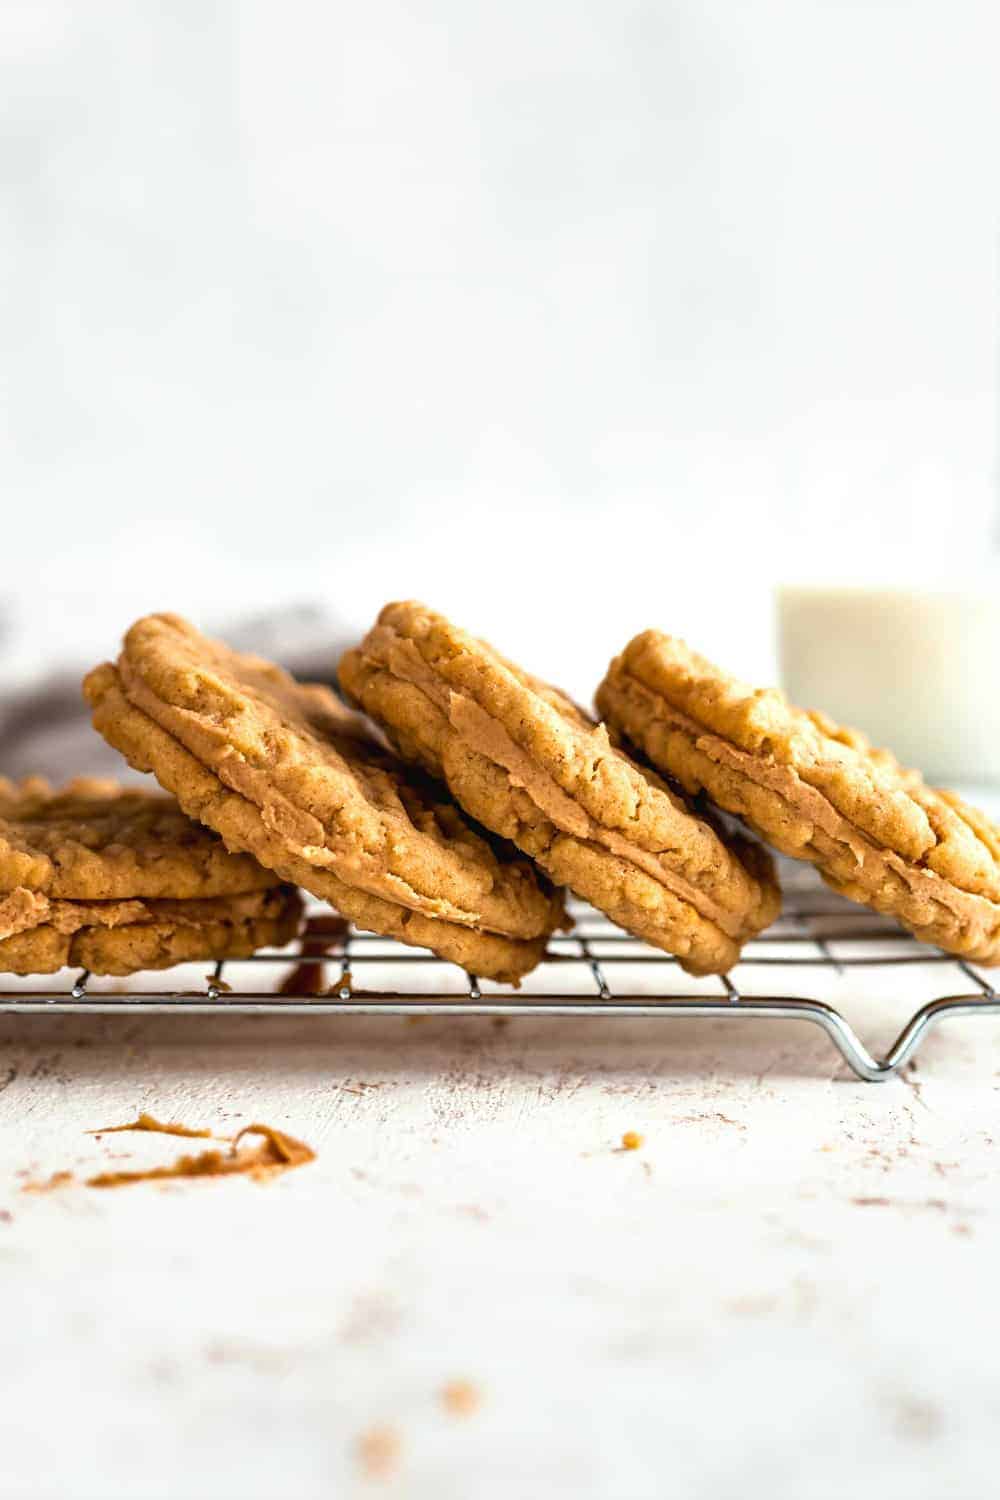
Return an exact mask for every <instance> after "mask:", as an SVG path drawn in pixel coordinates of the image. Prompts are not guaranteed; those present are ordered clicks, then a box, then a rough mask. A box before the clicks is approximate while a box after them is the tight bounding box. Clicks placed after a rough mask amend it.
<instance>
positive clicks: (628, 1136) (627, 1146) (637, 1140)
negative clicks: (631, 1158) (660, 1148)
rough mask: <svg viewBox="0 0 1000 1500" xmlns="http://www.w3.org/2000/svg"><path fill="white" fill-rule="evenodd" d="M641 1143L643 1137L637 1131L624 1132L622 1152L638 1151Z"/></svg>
mask: <svg viewBox="0 0 1000 1500" xmlns="http://www.w3.org/2000/svg"><path fill="white" fill-rule="evenodd" d="M642 1143H643V1137H642V1136H641V1135H640V1134H639V1132H638V1131H637V1130H626V1132H625V1134H624V1135H623V1136H622V1150H623V1151H638V1149H639V1147H640V1146H641V1145H642Z"/></svg>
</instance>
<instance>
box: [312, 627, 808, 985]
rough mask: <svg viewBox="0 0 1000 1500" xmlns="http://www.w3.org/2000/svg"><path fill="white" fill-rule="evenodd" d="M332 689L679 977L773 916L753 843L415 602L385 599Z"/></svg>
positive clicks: (721, 960) (549, 691) (710, 965)
mask: <svg viewBox="0 0 1000 1500" xmlns="http://www.w3.org/2000/svg"><path fill="white" fill-rule="evenodd" d="M340 682H341V685H342V687H343V688H344V691H345V692H346V693H347V695H348V696H349V697H350V698H351V699H352V700H353V701H354V702H356V703H358V704H360V705H361V707H363V708H364V709H365V710H366V712H367V713H369V714H370V715H371V717H372V718H373V719H375V720H376V721H377V722H378V723H379V724H380V725H381V726H382V728H383V729H384V730H385V731H386V733H387V734H388V736H389V737H390V739H391V740H392V742H393V744H394V745H395V746H396V747H397V749H398V750H399V751H400V753H401V754H402V755H403V756H404V757H405V758H406V759H407V760H411V761H416V762H418V763H419V764H421V765H422V766H424V767H425V768H426V769H427V770H428V771H430V772H431V774H432V775H434V776H437V777H440V778H441V779H442V780H444V781H445V782H446V783H447V785H448V787H449V789H450V791H451V792H452V794H453V796H454V797H455V799H456V801H458V802H459V804H460V805H461V806H462V807H463V808H464V809H465V811H466V812H468V813H469V814H471V816H472V817H474V818H476V819H478V820H479V822H481V823H483V824H484V825H485V826H486V827H487V828H490V829H492V830H493V831H494V833H498V834H501V835H502V836H503V837H505V838H508V839H510V840H511V841H512V842H513V843H515V844H516V845H517V846H518V848H520V849H523V850H524V852H525V853H526V854H529V855H530V856H531V857H532V858H533V859H535V860H537V862H538V863H539V864H540V865H541V867H542V868H543V869H544V870H545V871H546V872H547V873H548V874H549V875H550V876H551V878H552V879H553V880H554V881H556V882H557V883H558V884H559V885H568V886H570V887H572V889H573V890H575V891H576V892H577V893H578V894H579V895H580V896H582V897H584V898H585V899H586V900H588V901H590V902H591V903H592V904H593V905H594V906H596V907H598V908H599V909H600V910H601V911H603V912H605V913H606V914H607V915H608V916H609V917H611V919H612V920H613V921H615V922H617V923H618V924H619V925H620V926H622V927H624V928H626V929H627V930H628V931H629V932H631V933H633V934H634V935H635V936H637V937H639V938H642V939H643V940H645V941H646V942H648V943H652V944H654V945H655V946H656V947H658V948H662V949H665V950H666V951H667V952H670V953H674V954H676V955H677V957H678V958H679V960H680V962H681V963H682V964H683V966H684V967H685V968H686V969H688V970H689V971H690V972H691V973H695V974H707V973H718V972H724V971H725V970H727V969H729V968H731V967H732V965H733V964H734V963H735V962H736V960H737V958H738V956H739V951H740V945H741V944H742V943H743V942H745V941H746V940H747V939H748V938H750V937H752V936H753V935H754V934H755V933H757V932H759V931H760V929H761V928H762V927H765V926H766V925H767V924H768V923H769V922H770V921H772V920H773V919H774V917H775V916H776V915H777V913H778V910H779V906H780V896H779V892H778V888H777V885H776V882H775V880H774V875H773V870H772V867H771V862H770V859H769V858H768V856H767V855H766V854H765V853H764V851H763V850H761V849H760V848H758V847H757V846H756V845H754V844H751V843H749V841H746V840H740V839H730V838H728V837H725V836H724V835H723V834H722V833H720V831H719V830H717V829H716V828H715V827H713V826H712V825H711V824H709V823H708V822H706V821H705V820H704V819H703V818H700V817H698V816H696V815H695V814H694V813H693V812H692V810H691V809H690V808H689V807H688V806H687V805H686V804H685V802H684V801H683V800H682V799H681V797H679V796H678V795H677V794H676V793H675V792H674V791H673V790H672V789H671V788H670V787H668V786H667V785H666V783H665V782H664V781H663V780H662V779H661V778H660V777H659V776H657V775H656V774H655V773H649V772H646V771H644V770H642V769H640V768H639V767H638V766H637V765H636V764H635V763H634V762H633V761H631V760H630V759H629V758H628V757H627V756H626V755H625V754H623V753H622V752H621V751H620V750H618V749H616V748H615V747H614V746H613V745H612V744H611V743H610V742H609V739H608V736H607V733H606V732H605V730H604V729H603V728H602V727H599V726H597V725H596V724H594V723H593V721H592V720H590V719H589V718H588V717H587V716H586V714H584V713H583V711H582V710H581V709H579V708H578V707H577V706H576V705H575V704H574V703H573V702H572V701H571V700H570V699H569V698H567V697H566V696H565V694H563V693H561V692H560V691H559V690H558V689H557V688H554V687H551V686H549V685H548V684H546V683H544V682H540V681H539V680H538V679H537V678H535V677H531V676H530V675H529V674H528V673H526V672H523V671H522V670H521V669H520V668H519V667H516V666H514V665H513V664H512V663H511V662H509V661H507V660H506V659H505V658H504V657H502V656H500V655H499V654H498V653H497V652H496V651H494V650H493V648H492V647H491V646H488V645H487V644H486V643H485V642H483V641H479V640H477V639H475V638H474V637H473V636H470V635H467V634H466V633H465V632H464V631H462V630H459V629H457V628H456V627H455V626H453V625H452V624H450V623H449V622H448V621H447V620H446V619H444V618H443V617H442V616H441V615H436V614H434V613H432V611H430V610H428V609H427V608H425V607H424V606H423V605H420V604H415V603H404V604H390V605H387V606H386V608H385V609H383V610H382V613H381V614H380V615H379V618H378V622H377V624H376V625H375V627H374V628H373V629H372V630H371V631H370V632H369V633H368V635H367V636H366V637H365V639H364V641H363V642H362V643H361V645H360V646H359V647H357V648H356V649H354V650H351V651H348V652H347V653H346V654H345V656H344V657H343V659H342V661H341V663H340Z"/></svg>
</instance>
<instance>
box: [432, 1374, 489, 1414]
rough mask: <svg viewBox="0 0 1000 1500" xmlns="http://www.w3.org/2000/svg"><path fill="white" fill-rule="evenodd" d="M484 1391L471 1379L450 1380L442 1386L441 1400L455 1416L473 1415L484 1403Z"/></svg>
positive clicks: (446, 1408)
mask: <svg viewBox="0 0 1000 1500" xmlns="http://www.w3.org/2000/svg"><path fill="white" fill-rule="evenodd" d="M482 1399H483V1398H482V1393H481V1392H480V1391H479V1389H478V1387H476V1386H474V1385H473V1384H472V1381H471V1380H449V1381H448V1384H447V1385H446V1386H444V1387H443V1388H442V1391H441V1400H442V1402H443V1403H444V1407H445V1410H446V1411H449V1412H451V1415H452V1416H453V1417H471V1415H472V1413H473V1412H474V1411H478V1409H479V1407H480V1406H481V1405H482Z"/></svg>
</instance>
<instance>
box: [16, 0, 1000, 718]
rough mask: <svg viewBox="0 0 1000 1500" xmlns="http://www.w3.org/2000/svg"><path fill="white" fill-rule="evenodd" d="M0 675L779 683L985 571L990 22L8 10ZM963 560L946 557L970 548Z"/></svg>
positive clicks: (452, 11) (790, 16) (837, 9)
mask: <svg viewBox="0 0 1000 1500" xmlns="http://www.w3.org/2000/svg"><path fill="white" fill-rule="evenodd" d="M2 33H3V41H2V70H0V118H2V131H3V173H2V176H3V180H4V184H5V189H4V197H3V213H2V218H0V267H2V297H3V305H2V320H3V321H2V338H0V387H2V395H3V406H4V411H5V421H4V424H3V435H2V449H0V479H2V494H3V505H4V512H5V515H4V568H3V583H2V588H3V609H4V613H5V615H6V619H7V624H8V632H7V639H6V643H5V644H6V652H5V659H6V663H7V668H8V671H9V670H13V669H15V668H18V667H19V668H25V667H28V666H32V665H34V664H37V663H39V662H41V661H45V660H49V659H51V658H53V657H54V656H56V655H58V654H59V653H60V652H65V650H66V648H67V643H68V642H72V646H73V649H74V651H75V652H76V653H77V654H79V655H80V656H81V657H83V656H85V655H87V654H88V653H91V654H92V653H94V652H107V651H108V650H110V649H111V646H112V644H113V640H114V637H115V636H116V635H117V633H118V631H119V630H120V628H121V627H122V626H123V625H125V624H126V623H128V620H129V619H130V618H131V617H132V616H133V615H134V614H136V613H137V612H141V611H145V610H147V609H151V608H164V607H167V608H169V607H176V608H181V609H183V610H186V611H188V612H190V613H192V614H193V615H194V616H195V618H196V619H198V620H199V621H200V622H201V623H203V624H206V625H216V624H218V623H220V622H225V621H227V620H229V619H231V618H232V617H233V615H234V614H239V613H253V612H254V611H255V610H256V609H257V608H258V606H260V605H269V604H271V603H275V602H279V601H283V600H287V599H299V600H309V601H315V602H317V603H320V604H322V605H323V606H324V607H325V608H327V609H328V610H329V611H330V612H331V614H332V615H333V616H343V617H344V618H345V619H346V620H347V622H348V625H349V628H353V627H354V626H355V625H361V624H363V623H364V622H365V621H366V620H367V619H368V617H369V616H370V615H372V614H373V613H374V610H375V608H376V607H377V605H378V604H379V603H381V602H382V601H383V600H384V599H386V598H388V597H392V596H396V595H399V594H404V595H408V594H413V595H416V596H418V597H419V596H423V597H425V598H427V600H428V601H429V602H431V603H433V604H437V605H439V606H443V607H446V608H449V609H451V610H453V611H455V612H457V613H458V614H459V615H460V617H461V618H462V619H463V620H464V621H465V622H467V623H468V624H469V625H470V626H474V627H476V628H478V629H480V630H481V631H483V632H489V633H492V634H493V635H494V636H495V637H496V638H497V639H498V641H499V643H500V644H501V645H506V647H507V649H508V650H509V651H510V652H511V653H514V652H520V653H521V654H522V655H526V656H527V657H528V659H529V662H530V663H531V664H534V665H536V666H537V667H538V668H539V669H541V670H545V671H548V672H551V673H553V674H555V675H563V676H564V677H568V678H569V679H570V686H573V687H575V688H576V689H577V690H580V691H582V690H585V689H589V688H590V687H592V685H593V683H594V681H595V680H596V678H597V676H599V674H600V672H601V670H602V669H603V665H604V663H605V660H606V658H607V656H608V654H610V652H611V651H612V650H614V649H617V647H618V646H619V645H620V644H621V643H622V641H623V640H624V639H625V637H626V635H627V634H628V633H629V632H631V631H632V630H633V629H634V628H639V627H641V626H644V625H646V624H651V623H657V624H659V625H661V626H664V627H665V628H668V629H673V630H677V631H679V632H681V633H686V634H688V635H689V637H690V638H691V639H692V640H693V641H694V642H695V643H696V644H698V645H700V646H702V647H703V648H704V649H707V650H708V651H710V652H714V653H716V654H717V655H719V656H722V657H723V659H724V660H726V661H728V662H730V663H731V664H732V665H733V666H734V667H736V668H737V669H742V670H745V671H759V670H766V669H767V668H768V667H769V663H770V657H769V648H770V612H769V591H770V587H771V584H772V581H773V579H774V578H775V577H777V576H779V575H781V576H785V577H791V576H803V575H804V574H807V573H809V571H810V570H811V569H813V568H814V567H815V566H816V563H817V561H818V560H819V559H822V561H823V563H824V564H825V565H827V566H829V567H831V568H832V569H833V570H834V571H835V572H839V574H840V575H841V576H843V577H846V578H848V579H850V578H853V577H855V576H856V575H857V574H858V573H859V571H860V570H862V569H867V570H869V571H870V570H872V569H874V570H876V571H882V572H884V573H886V574H891V573H893V572H894V570H895V569H896V567H897V564H898V556H899V553H900V550H901V549H904V548H905V549H906V550H907V551H909V550H912V549H913V548H917V549H918V550H919V549H922V550H923V551H924V552H925V553H927V554H931V555H933V556H935V557H937V556H938V553H939V549H940V547H941V545H942V541H943V539H944V538H945V537H946V536H947V535H948V534H949V533H955V532H957V537H958V540H959V541H960V542H961V546H960V547H959V546H958V545H957V542H956V545H955V547H954V549H953V552H954V556H951V555H949V557H948V558H947V559H946V561H945V564H944V566H943V571H944V572H945V573H946V574H947V575H948V576H949V578H951V579H952V580H953V579H954V576H955V575H957V574H959V571H960V567H961V566H962V561H961V560H962V559H964V558H967V557H968V556H969V555H970V554H973V555H980V554H981V553H982V551H983V547H984V544H985V540H986V538H987V536H988V534H989V531H990V529H991V528H990V521H989V516H990V511H991V508H992V506H993V495H994V490H995V441H996V416H997V389H996V387H997V374H996V372H997V339H996V259H997V257H996V247H997V233H996V231H997V196H998V195H997V142H998V139H1000V131H998V126H1000V91H998V90H997V88H996V58H997V54H998V44H1000V12H998V11H997V8H996V6H995V5H993V4H992V3H991V0H958V3H953V4H951V5H948V6H942V5H940V4H938V3H931V0H909V3H902V0H898V3H895V0H893V3H887V0H875V3H871V0H866V3H856V4H854V3H848V4H837V5H830V4H827V3H818V0H751V3H747V0H709V3H705V0H673V3H660V4H655V3H647V4H642V3H638V4H637V3H626V4H622V3H617V0H616V3H611V0H607V3H600V0H572V3H570V0H566V3H562V0H508V3H505V4H503V5H499V4H478V5H469V4H463V3H459V0H429V3H425V4H421V5H412V4H409V3H395V0H371V3H369V4H366V5H337V6H330V5H326V4H320V3H299V4H289V5H275V4H271V3H255V0H243V3H240V4H236V3H230V4H223V3H210V0H191V3H186V4H185V3H179V0H174V3H172V4H170V5H166V6H161V5H154V4H149V3H145V4H135V3H122V4H114V3H101V0H88V3H87V4H85V5H61V4H57V3H53V0H23V3H17V0H7V3H6V4H5V5H4V6H3V9H2ZM953 540H955V538H954V536H953Z"/></svg>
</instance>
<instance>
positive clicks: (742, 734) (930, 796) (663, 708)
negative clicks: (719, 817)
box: [597, 630, 1000, 964]
mask: <svg viewBox="0 0 1000 1500" xmlns="http://www.w3.org/2000/svg"><path fill="white" fill-rule="evenodd" d="M597 706H598V708H599V710H600V712H601V713H602V714H603V715H604V717H605V719H606V720H607V722H608V723H609V724H610V725H611V726H612V728H613V729H614V730H615V731H617V732H618V733H620V734H621V735H623V736H625V737H626V739H627V740H628V741H629V742H631V743H632V744H633V745H635V746H636V747H638V749H639V751H640V752H641V753H642V754H643V755H644V756H645V757H647V758H648V759H649V760H650V761H651V762H652V763H653V765H655V766H657V767H659V769H660V770H661V771H663V772H665V773H667V774H669V775H671V776H673V777H675V778H676V779H677V781H679V782H680V783H681V784H682V786H684V787H685V788H686V789H687V790H688V791H689V792H700V791H703V792H706V793H707V794H708V796H709V797H710V798H711V799H712V801H714V802H715V803H717V804H718V806H719V807H722V808H725V810H726V811H727V812H730V813H734V814H736V815H737V816H738V817H740V818H742V819H743V820H744V821H745V822H746V823H747V824H748V825H749V826H750V827H751V828H753V829H754V830H755V831H756V832H757V833H759V834H760V835H761V836H762V837H763V838H764V839H766V840H767V841H768V843H770V844H773V845H774V847H775V848H776V849H779V850H781V852H782V853H783V854H790V855H793V856H794V857H795V858H797V859H804V860H809V861H811V862H812V863H813V864H815V865H816V866H817V867H818V869H819V872H820V874H821V875H822V876H823V879H824V880H825V881H826V882H827V884H828V885H830V886H832V887H833V889H834V890H836V891H839V892H840V893H841V894H842V895H844V896H848V897H850V898H851V900H853V901H858V902H860V903H862V904H863V905H865V906H870V907H872V908H874V910H876V911H879V912H883V913H886V914H888V915H891V916H894V917H896V918H898V919H899V921H900V922H902V923H903V925H904V926H905V927H908V928H909V929H910V931H911V932H912V933H913V934H914V936H915V937H918V938H920V939H921V940H922V941H924V942H928V943H934V944H936V945H937V946H938V947H940V948H944V949H946V950H947V951H948V952H950V953H956V954H960V955H962V956H963V957H965V958H969V959H975V960H976V961H977V962H980V963H985V964H993V963H1000V830H998V829H997V828H996V827H995V826H994V825H993V824H992V823H991V822H990V821H989V819H988V818H986V817H985V816H984V815H983V814H982V813H980V812H977V811H976V809H975V808H972V807H968V806H967V805H966V804H965V803H963V802H962V801H961V799H960V798H959V797H957V796H955V794H954V793H953V792H946V791H937V790H935V789H933V788H931V787H929V786H927V785H926V784H925V782H924V781H923V779H922V777H921V776H920V775H919V774H918V773H917V772H916V771H910V770H906V769H905V768H904V767H902V766H900V765H899V763H898V762H897V761H896V759H895V757H894V756H893V755H892V754H891V753H890V752H889V751H887V750H877V749H873V748H872V746H871V745H869V743H868V741H867V740H866V739H865V737H864V736H863V735H862V734H859V733H858V732H857V731H856V730H853V729H842V728H840V727H838V726H837V725H836V724H834V723H833V722H832V721H831V720H830V719H828V718H827V717H826V715H825V714H822V713H818V712H807V711H805V710H803V709H800V708H796V707H794V706H793V705H792V704H790V703H789V702H788V700H787V699H786V698H785V696H784V694H783V693H781V692H779V691H778V690H777V689H776V688H766V689H763V688H758V689H754V688H751V687H749V686H747V684H745V683H743V682H740V681H739V680H738V679H737V678H735V677H732V676H731V675H730V674H729V673H727V672H724V671H722V670H721V669H720V668H718V667H716V666H713V665H712V663H711V662H709V661H706V660H705V658H704V657H702V656H699V655H697V654H696V653H695V652H694V651H692V650H691V649H690V648H689V647H688V646H687V645H685V643H684V642H683V641H680V640H677V639H676V638H675V637H673V636H668V635H663V634H661V633H660V632H659V631H657V630H647V631H644V632H643V633H642V634H641V635H637V636H636V637H635V639H634V640H632V641H630V642H629V644H628V645H627V646H626V648H625V650H624V651H623V652H622V654H621V655H620V656H617V657H616V658H615V659H614V661H613V662H612V663H611V666H610V668H609V670H608V673H607V675H606V677H605V678H604V681H603V682H602V683H601V685H600V687H599V689H598V691H597Z"/></svg>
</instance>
